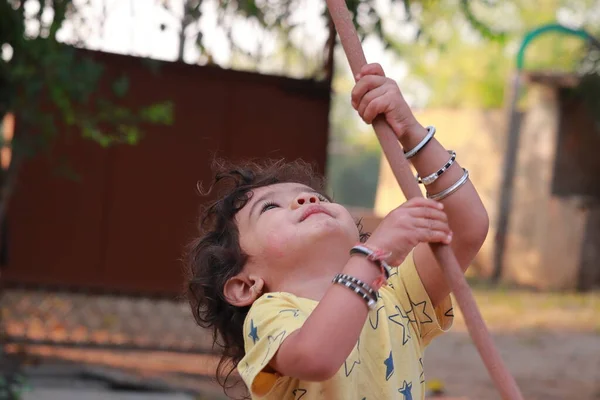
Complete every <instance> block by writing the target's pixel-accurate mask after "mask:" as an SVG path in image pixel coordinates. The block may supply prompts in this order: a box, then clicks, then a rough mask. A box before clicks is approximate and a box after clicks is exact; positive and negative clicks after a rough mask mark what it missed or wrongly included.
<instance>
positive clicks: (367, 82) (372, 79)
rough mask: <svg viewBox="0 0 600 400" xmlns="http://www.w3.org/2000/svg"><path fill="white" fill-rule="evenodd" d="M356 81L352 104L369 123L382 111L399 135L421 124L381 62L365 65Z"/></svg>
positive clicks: (397, 135)
mask: <svg viewBox="0 0 600 400" xmlns="http://www.w3.org/2000/svg"><path fill="white" fill-rule="evenodd" d="M356 81H357V82H356V85H355V86H354V89H353V90H352V107H354V109H355V110H357V111H358V114H359V115H360V117H361V118H362V119H363V121H365V122H366V123H367V124H371V123H373V120H374V119H375V117H377V116H378V115H379V114H385V119H386V121H387V122H388V124H390V127H391V128H392V130H393V131H394V133H395V134H396V137H398V139H400V137H401V136H402V135H404V134H405V133H406V132H407V131H408V130H410V128H412V127H413V126H416V125H418V122H417V120H416V119H415V117H414V115H413V113H412V111H411V109H410V107H409V106H408V104H406V101H405V100H404V97H403V96H402V93H401V92H400V89H399V88H398V84H397V83H396V82H395V81H394V80H392V79H390V78H386V76H385V73H384V72H383V68H382V67H381V65H379V64H367V65H365V66H364V67H363V68H362V69H361V71H360V74H359V75H357V76H356Z"/></svg>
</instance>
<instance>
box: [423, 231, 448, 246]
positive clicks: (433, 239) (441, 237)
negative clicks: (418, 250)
mask: <svg viewBox="0 0 600 400" xmlns="http://www.w3.org/2000/svg"><path fill="white" fill-rule="evenodd" d="M417 232H418V238H419V242H421V243H445V244H450V243H451V242H452V233H451V232H450V233H448V232H445V231H438V230H433V229H427V228H421V229H419V230H418V231H417Z"/></svg>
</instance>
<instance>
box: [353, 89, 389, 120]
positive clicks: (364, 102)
mask: <svg viewBox="0 0 600 400" xmlns="http://www.w3.org/2000/svg"><path fill="white" fill-rule="evenodd" d="M385 91H386V88H385V86H379V87H376V88H375V89H373V90H371V91H369V92H367V94H365V95H364V96H363V98H362V99H361V100H360V104H359V105H358V107H357V111H358V115H360V117H361V118H363V115H364V113H365V110H366V109H367V106H368V105H369V104H370V103H371V102H372V101H373V100H375V99H376V98H377V97H381V96H383V95H384V94H385Z"/></svg>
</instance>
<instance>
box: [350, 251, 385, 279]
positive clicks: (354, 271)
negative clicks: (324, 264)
mask: <svg viewBox="0 0 600 400" xmlns="http://www.w3.org/2000/svg"><path fill="white" fill-rule="evenodd" d="M342 273H344V274H347V275H350V276H353V277H355V278H358V279H360V280H361V281H363V282H365V283H367V284H369V285H371V283H372V282H374V281H376V280H377V279H379V278H380V277H381V271H380V270H379V268H378V267H377V265H375V264H374V263H373V262H372V261H369V260H368V259H367V258H366V257H363V256H360V255H353V256H352V257H350V260H348V263H347V264H346V266H345V267H344V270H343V271H342Z"/></svg>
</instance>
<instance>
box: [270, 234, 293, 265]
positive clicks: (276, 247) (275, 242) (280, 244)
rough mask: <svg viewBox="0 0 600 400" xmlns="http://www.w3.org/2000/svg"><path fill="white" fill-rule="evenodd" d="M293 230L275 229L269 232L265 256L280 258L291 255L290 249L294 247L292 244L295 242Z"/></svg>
mask: <svg viewBox="0 0 600 400" xmlns="http://www.w3.org/2000/svg"><path fill="white" fill-rule="evenodd" d="M293 236H294V235H293V233H292V232H282V231H281V230H277V229H274V230H272V231H270V232H269V233H267V235H266V242H265V247H264V253H265V254H264V256H265V257H269V258H273V259H280V258H283V257H285V256H286V255H289V254H288V253H289V251H290V250H291V249H292V246H290V244H292V243H293Z"/></svg>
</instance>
